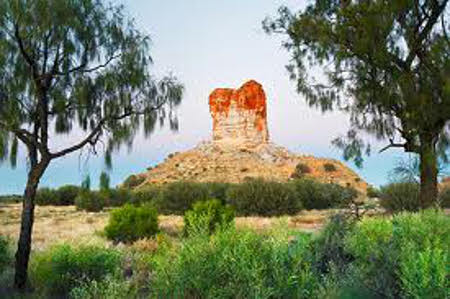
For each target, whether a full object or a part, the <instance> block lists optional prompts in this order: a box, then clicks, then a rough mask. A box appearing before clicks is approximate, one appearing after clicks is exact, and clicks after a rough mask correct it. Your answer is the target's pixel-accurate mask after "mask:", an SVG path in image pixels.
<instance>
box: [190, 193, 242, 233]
mask: <svg viewBox="0 0 450 299" xmlns="http://www.w3.org/2000/svg"><path fill="white" fill-rule="evenodd" d="M233 220H234V209H233V208H232V207H231V206H229V205H223V204H222V203H221V202H220V201H219V200H217V199H212V200H207V201H199V202H196V203H195V204H194V206H193V207H192V209H191V210H188V211H186V213H185V214H184V233H185V234H186V235H187V234H190V233H192V232H194V233H198V232H205V233H207V234H212V233H214V232H215V231H216V230H217V229H219V228H221V227H224V226H228V225H230V224H231V223H233Z"/></svg>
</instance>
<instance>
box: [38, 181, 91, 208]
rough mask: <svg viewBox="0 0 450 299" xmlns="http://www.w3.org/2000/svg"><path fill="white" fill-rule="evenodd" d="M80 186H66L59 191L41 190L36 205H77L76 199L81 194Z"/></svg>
mask: <svg viewBox="0 0 450 299" xmlns="http://www.w3.org/2000/svg"><path fill="white" fill-rule="evenodd" d="M81 190H82V189H81V188H80V187H78V186H72V185H66V186H62V187H60V188H58V189H50V188H41V189H39V190H38V192H37V193H36V204H38V205H41V206H44V205H52V206H68V205H73V204H75V198H76V197H77V196H78V194H79V193H80V192H81Z"/></svg>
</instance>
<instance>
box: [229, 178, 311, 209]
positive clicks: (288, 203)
mask: <svg viewBox="0 0 450 299" xmlns="http://www.w3.org/2000/svg"><path fill="white" fill-rule="evenodd" d="M227 198H228V199H227V200H228V202H229V203H230V204H231V205H232V206H233V207H235V208H236V212H237V213H238V214H240V215H262V216H278V215H293V214H295V213H297V212H299V211H300V210H301V209H302V202H301V201H299V200H297V196H296V192H295V188H294V187H293V186H292V185H291V184H286V183H278V182H271V181H265V180H263V179H249V180H247V181H245V182H243V183H241V184H236V185H232V186H231V187H230V188H229V190H228V193H227Z"/></svg>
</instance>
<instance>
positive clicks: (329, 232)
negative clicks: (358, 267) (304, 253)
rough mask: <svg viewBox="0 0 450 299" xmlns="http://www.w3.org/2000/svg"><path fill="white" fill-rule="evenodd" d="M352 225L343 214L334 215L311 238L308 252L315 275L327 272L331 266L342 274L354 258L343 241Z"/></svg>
mask: <svg viewBox="0 0 450 299" xmlns="http://www.w3.org/2000/svg"><path fill="white" fill-rule="evenodd" d="M353 226H354V222H353V221H351V220H350V219H348V218H347V217H345V216H344V215H339V214H338V215H335V216H333V217H332V218H331V219H330V221H329V222H328V224H327V225H326V226H325V227H324V229H323V230H322V231H321V232H320V234H319V235H318V236H317V237H316V238H315V239H314V240H313V242H312V243H311V250H310V251H309V252H310V254H311V256H312V259H311V263H312V266H313V268H314V270H315V272H316V273H317V275H324V274H328V273H329V272H331V270H332V269H333V268H336V269H337V270H338V271H339V274H340V275H342V274H343V273H344V272H345V270H346V268H347V267H348V266H349V265H350V263H351V262H352V261H353V260H354V258H353V256H352V255H351V254H350V253H349V252H348V251H347V250H346V248H345V243H344V241H345V237H346V236H347V234H348V233H351V231H352V229H353Z"/></svg>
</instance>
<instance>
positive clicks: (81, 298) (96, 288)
mask: <svg viewBox="0 0 450 299" xmlns="http://www.w3.org/2000/svg"><path fill="white" fill-rule="evenodd" d="M69 297H70V298H73V299H98V298H101V299H117V298H137V294H136V293H135V292H134V290H133V288H132V286H131V283H130V281H129V280H124V279H120V278H116V277H113V276H111V275H108V276H107V277H106V278H105V279H104V280H102V281H97V280H91V281H89V282H85V283H83V284H81V285H80V286H78V287H75V288H73V289H72V290H71V291H70V296H69Z"/></svg>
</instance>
